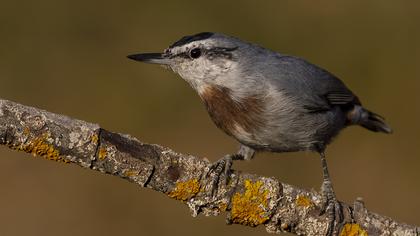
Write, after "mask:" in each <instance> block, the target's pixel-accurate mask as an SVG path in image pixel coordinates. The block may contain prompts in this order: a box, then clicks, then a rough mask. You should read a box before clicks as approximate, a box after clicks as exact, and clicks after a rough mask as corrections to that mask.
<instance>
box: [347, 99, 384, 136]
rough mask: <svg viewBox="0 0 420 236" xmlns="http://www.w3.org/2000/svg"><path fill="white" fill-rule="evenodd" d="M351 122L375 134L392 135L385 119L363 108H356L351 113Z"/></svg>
mask: <svg viewBox="0 0 420 236" xmlns="http://www.w3.org/2000/svg"><path fill="white" fill-rule="evenodd" d="M349 118H350V120H351V121H350V122H351V123H352V124H358V125H361V126H363V127H364V128H366V129H368V130H371V131H373V132H382V133H387V134H390V133H392V129H391V127H389V126H388V125H387V124H386V123H385V119H384V118H383V117H382V116H380V115H378V114H376V113H374V112H371V111H369V110H367V109H364V108H363V107H361V106H355V107H354V109H353V110H352V111H351V112H350V113H349Z"/></svg>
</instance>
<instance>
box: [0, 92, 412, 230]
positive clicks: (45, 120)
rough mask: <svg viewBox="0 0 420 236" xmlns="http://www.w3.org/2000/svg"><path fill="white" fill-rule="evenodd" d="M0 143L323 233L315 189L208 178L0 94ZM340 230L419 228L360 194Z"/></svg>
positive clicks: (233, 216)
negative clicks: (370, 206) (374, 208)
mask: <svg viewBox="0 0 420 236" xmlns="http://www.w3.org/2000/svg"><path fill="white" fill-rule="evenodd" d="M0 143H1V144H3V145H6V146H8V147H9V148H11V149H14V150H20V151H25V152H27V153H31V154H34V155H37V156H42V157H44V158H46V159H49V160H54V161H58V162H63V163H75V164H78V165H80V166H82V167H84V168H90V169H92V170H98V171H100V172H102V173H107V174H111V175H115V176H119V177H121V178H124V179H127V180H129V181H130V182H132V183H134V184H137V185H139V186H141V187H147V188H151V189H153V190H156V191H159V192H162V193H164V194H166V195H168V196H169V197H171V198H174V199H176V200H179V201H182V202H184V203H186V204H187V205H188V207H189V208H190V209H191V212H192V215H193V216H196V215H198V214H199V213H203V214H204V215H218V214H220V213H221V212H227V222H228V223H232V224H242V225H247V226H258V225H265V227H266V229H267V231H268V232H270V233H280V232H292V233H295V234H298V235H325V233H326V232H327V228H328V222H329V221H328V219H327V217H326V216H325V214H321V212H320V205H321V204H322V203H321V196H320V195H319V194H318V193H316V192H314V191H308V190H304V189H300V188H297V187H295V186H291V185H288V184H285V183H281V182H280V181H278V180H276V179H274V178H270V177H263V176H257V175H252V174H247V173H242V172H239V171H235V170H233V171H232V172H231V173H229V175H230V176H229V179H230V181H229V182H228V183H227V184H226V183H217V186H216V188H217V189H216V190H215V192H216V194H215V195H212V191H213V192H214V184H213V183H212V181H210V179H212V178H211V177H213V176H214V175H215V173H214V172H213V171H212V170H211V169H210V168H209V166H210V165H211V163H210V162H209V161H208V160H203V159H200V158H198V157H194V156H191V155H185V154H179V153H176V152H174V151H172V150H170V149H168V148H165V147H162V146H159V145H155V144H146V143H142V142H140V141H138V140H137V139H135V138H133V137H131V136H129V135H123V134H118V133H113V132H110V131H107V130H105V129H102V128H101V127H99V125H97V124H91V123H88V122H85V121H81V120H76V119H72V118H69V117H66V116H63V115H58V114H53V113H50V112H47V111H43V110H40V109H37V108H33V107H27V106H23V105H20V104H17V103H14V102H11V101H7V100H1V99H0ZM342 205H343V208H344V214H345V217H344V218H345V219H344V220H343V222H339V223H340V225H341V227H340V235H344V236H345V235H349V236H350V235H413V236H414V235H415V236H419V235H420V233H419V232H420V229H419V228H418V227H416V226H411V225H407V224H402V223H397V222H395V221H394V220H392V219H390V218H387V217H385V216H381V215H378V214H375V213H372V212H370V211H368V210H367V209H366V208H365V207H364V204H363V202H362V200H360V199H359V200H356V201H355V202H354V203H353V204H352V205H349V204H346V203H342Z"/></svg>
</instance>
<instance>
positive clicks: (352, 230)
mask: <svg viewBox="0 0 420 236" xmlns="http://www.w3.org/2000/svg"><path fill="white" fill-rule="evenodd" d="M340 236H368V233H367V232H366V230H364V229H362V227H360V225H359V224H350V223H348V224H345V225H344V226H343V229H342V230H341V233H340Z"/></svg>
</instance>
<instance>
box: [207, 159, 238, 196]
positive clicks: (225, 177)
mask: <svg viewBox="0 0 420 236" xmlns="http://www.w3.org/2000/svg"><path fill="white" fill-rule="evenodd" d="M234 159H237V158H236V155H226V156H224V157H223V158H221V159H219V160H218V161H216V162H214V163H212V164H211V166H210V168H209V171H208V172H207V174H206V177H207V178H209V179H210V182H211V185H212V190H211V196H212V197H213V198H214V197H216V196H217V190H218V188H219V186H226V185H227V184H228V181H229V178H230V171H231V167H232V164H233V160H234Z"/></svg>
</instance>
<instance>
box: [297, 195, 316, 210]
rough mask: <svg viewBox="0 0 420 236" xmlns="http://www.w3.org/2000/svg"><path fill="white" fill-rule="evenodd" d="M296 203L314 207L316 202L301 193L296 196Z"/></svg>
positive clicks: (301, 205)
mask: <svg viewBox="0 0 420 236" xmlns="http://www.w3.org/2000/svg"><path fill="white" fill-rule="evenodd" d="M296 205H297V206H300V207H312V206H313V205H314V204H313V203H312V201H311V199H309V198H308V197H307V196H304V195H299V196H298V197H297V198H296Z"/></svg>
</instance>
